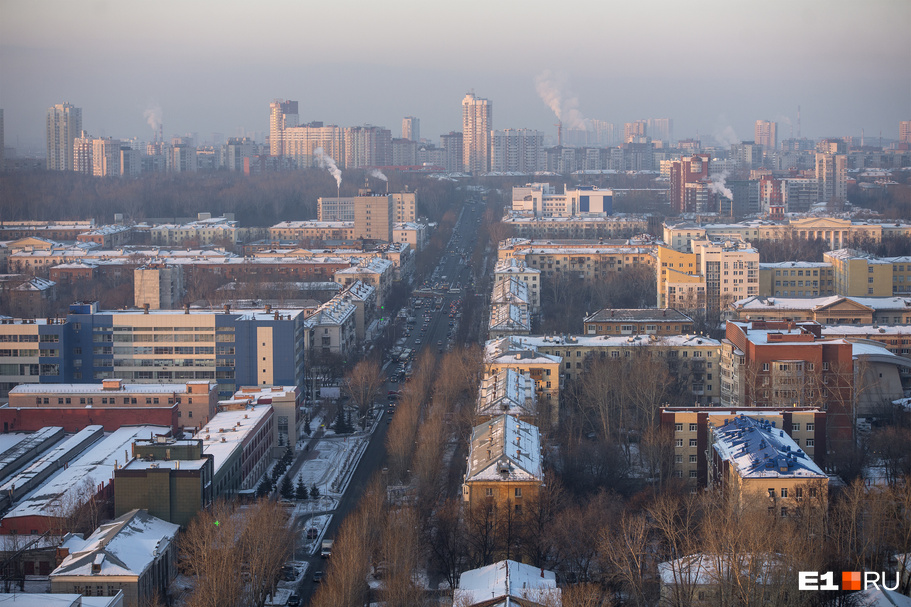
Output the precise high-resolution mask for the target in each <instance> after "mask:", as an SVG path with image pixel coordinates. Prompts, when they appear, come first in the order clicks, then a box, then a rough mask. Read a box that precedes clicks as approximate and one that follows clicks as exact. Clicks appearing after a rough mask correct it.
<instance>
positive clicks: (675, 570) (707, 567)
mask: <svg viewBox="0 0 911 607" xmlns="http://www.w3.org/2000/svg"><path fill="white" fill-rule="evenodd" d="M750 560H751V559H749V558H747V559H746V560H745V561H738V563H739V565H740V566H741V567H743V568H744V570H743V571H742V575H750V571H749V569H752V568H751V567H750ZM764 560H765V562H763V563H762V564H761V565H758V566H757V567H756V568H757V569H758V570H757V571H754V572H753V574H754V575H757V578H758V579H757V580H756V581H757V582H759V583H760V584H765V583H772V580H773V579H775V576H774V573H775V572H774V571H773V569H775V568H778V567H779V566H780V560H779V558H778V557H777V556H771V557H769V558H767V559H764ZM719 566H720V567H719ZM729 567H730V562H729V559H728V558H725V557H723V556H718V555H715V554H705V553H701V552H700V553H696V554H688V555H686V556H683V557H680V558H679V559H675V560H673V561H665V562H663V563H658V575H659V576H660V577H661V583H662V584H665V585H676V584H681V585H685V586H693V585H695V586H707V585H714V584H719V583H720V582H721V580H722V579H726V578H727V570H728V568H729ZM719 569H721V571H720V572H719Z"/></svg>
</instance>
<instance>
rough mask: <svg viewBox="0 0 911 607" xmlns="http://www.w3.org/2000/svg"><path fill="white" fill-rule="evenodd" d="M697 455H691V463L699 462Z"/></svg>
mask: <svg viewBox="0 0 911 607" xmlns="http://www.w3.org/2000/svg"><path fill="white" fill-rule="evenodd" d="M697 457H698V456H697V455H690V463H691V464H695V463H697V462H696V458H697Z"/></svg>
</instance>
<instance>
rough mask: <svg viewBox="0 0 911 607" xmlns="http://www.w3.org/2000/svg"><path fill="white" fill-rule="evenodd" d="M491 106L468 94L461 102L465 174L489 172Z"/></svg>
mask: <svg viewBox="0 0 911 607" xmlns="http://www.w3.org/2000/svg"><path fill="white" fill-rule="evenodd" d="M492 128H493V104H492V103H491V102H490V101H489V100H487V99H481V98H480V97H475V96H474V93H468V94H467V95H465V98H464V99H463V100H462V170H463V171H464V172H466V173H487V172H489V171H490V131H491V129H492Z"/></svg>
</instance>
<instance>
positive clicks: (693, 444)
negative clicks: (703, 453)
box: [690, 438, 699, 447]
mask: <svg viewBox="0 0 911 607" xmlns="http://www.w3.org/2000/svg"><path fill="white" fill-rule="evenodd" d="M698 446H699V443H697V442H696V439H695V438H691V439H690V447H698Z"/></svg>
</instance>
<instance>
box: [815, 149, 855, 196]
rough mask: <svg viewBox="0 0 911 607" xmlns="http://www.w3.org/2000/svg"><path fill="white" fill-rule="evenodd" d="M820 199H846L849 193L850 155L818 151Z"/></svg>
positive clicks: (817, 167)
mask: <svg viewBox="0 0 911 607" xmlns="http://www.w3.org/2000/svg"><path fill="white" fill-rule="evenodd" d="M816 184H817V188H818V190H817V191H818V200H820V201H829V200H845V199H846V197H847V194H848V157H847V156H846V155H844V154H823V153H820V152H817V153H816Z"/></svg>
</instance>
